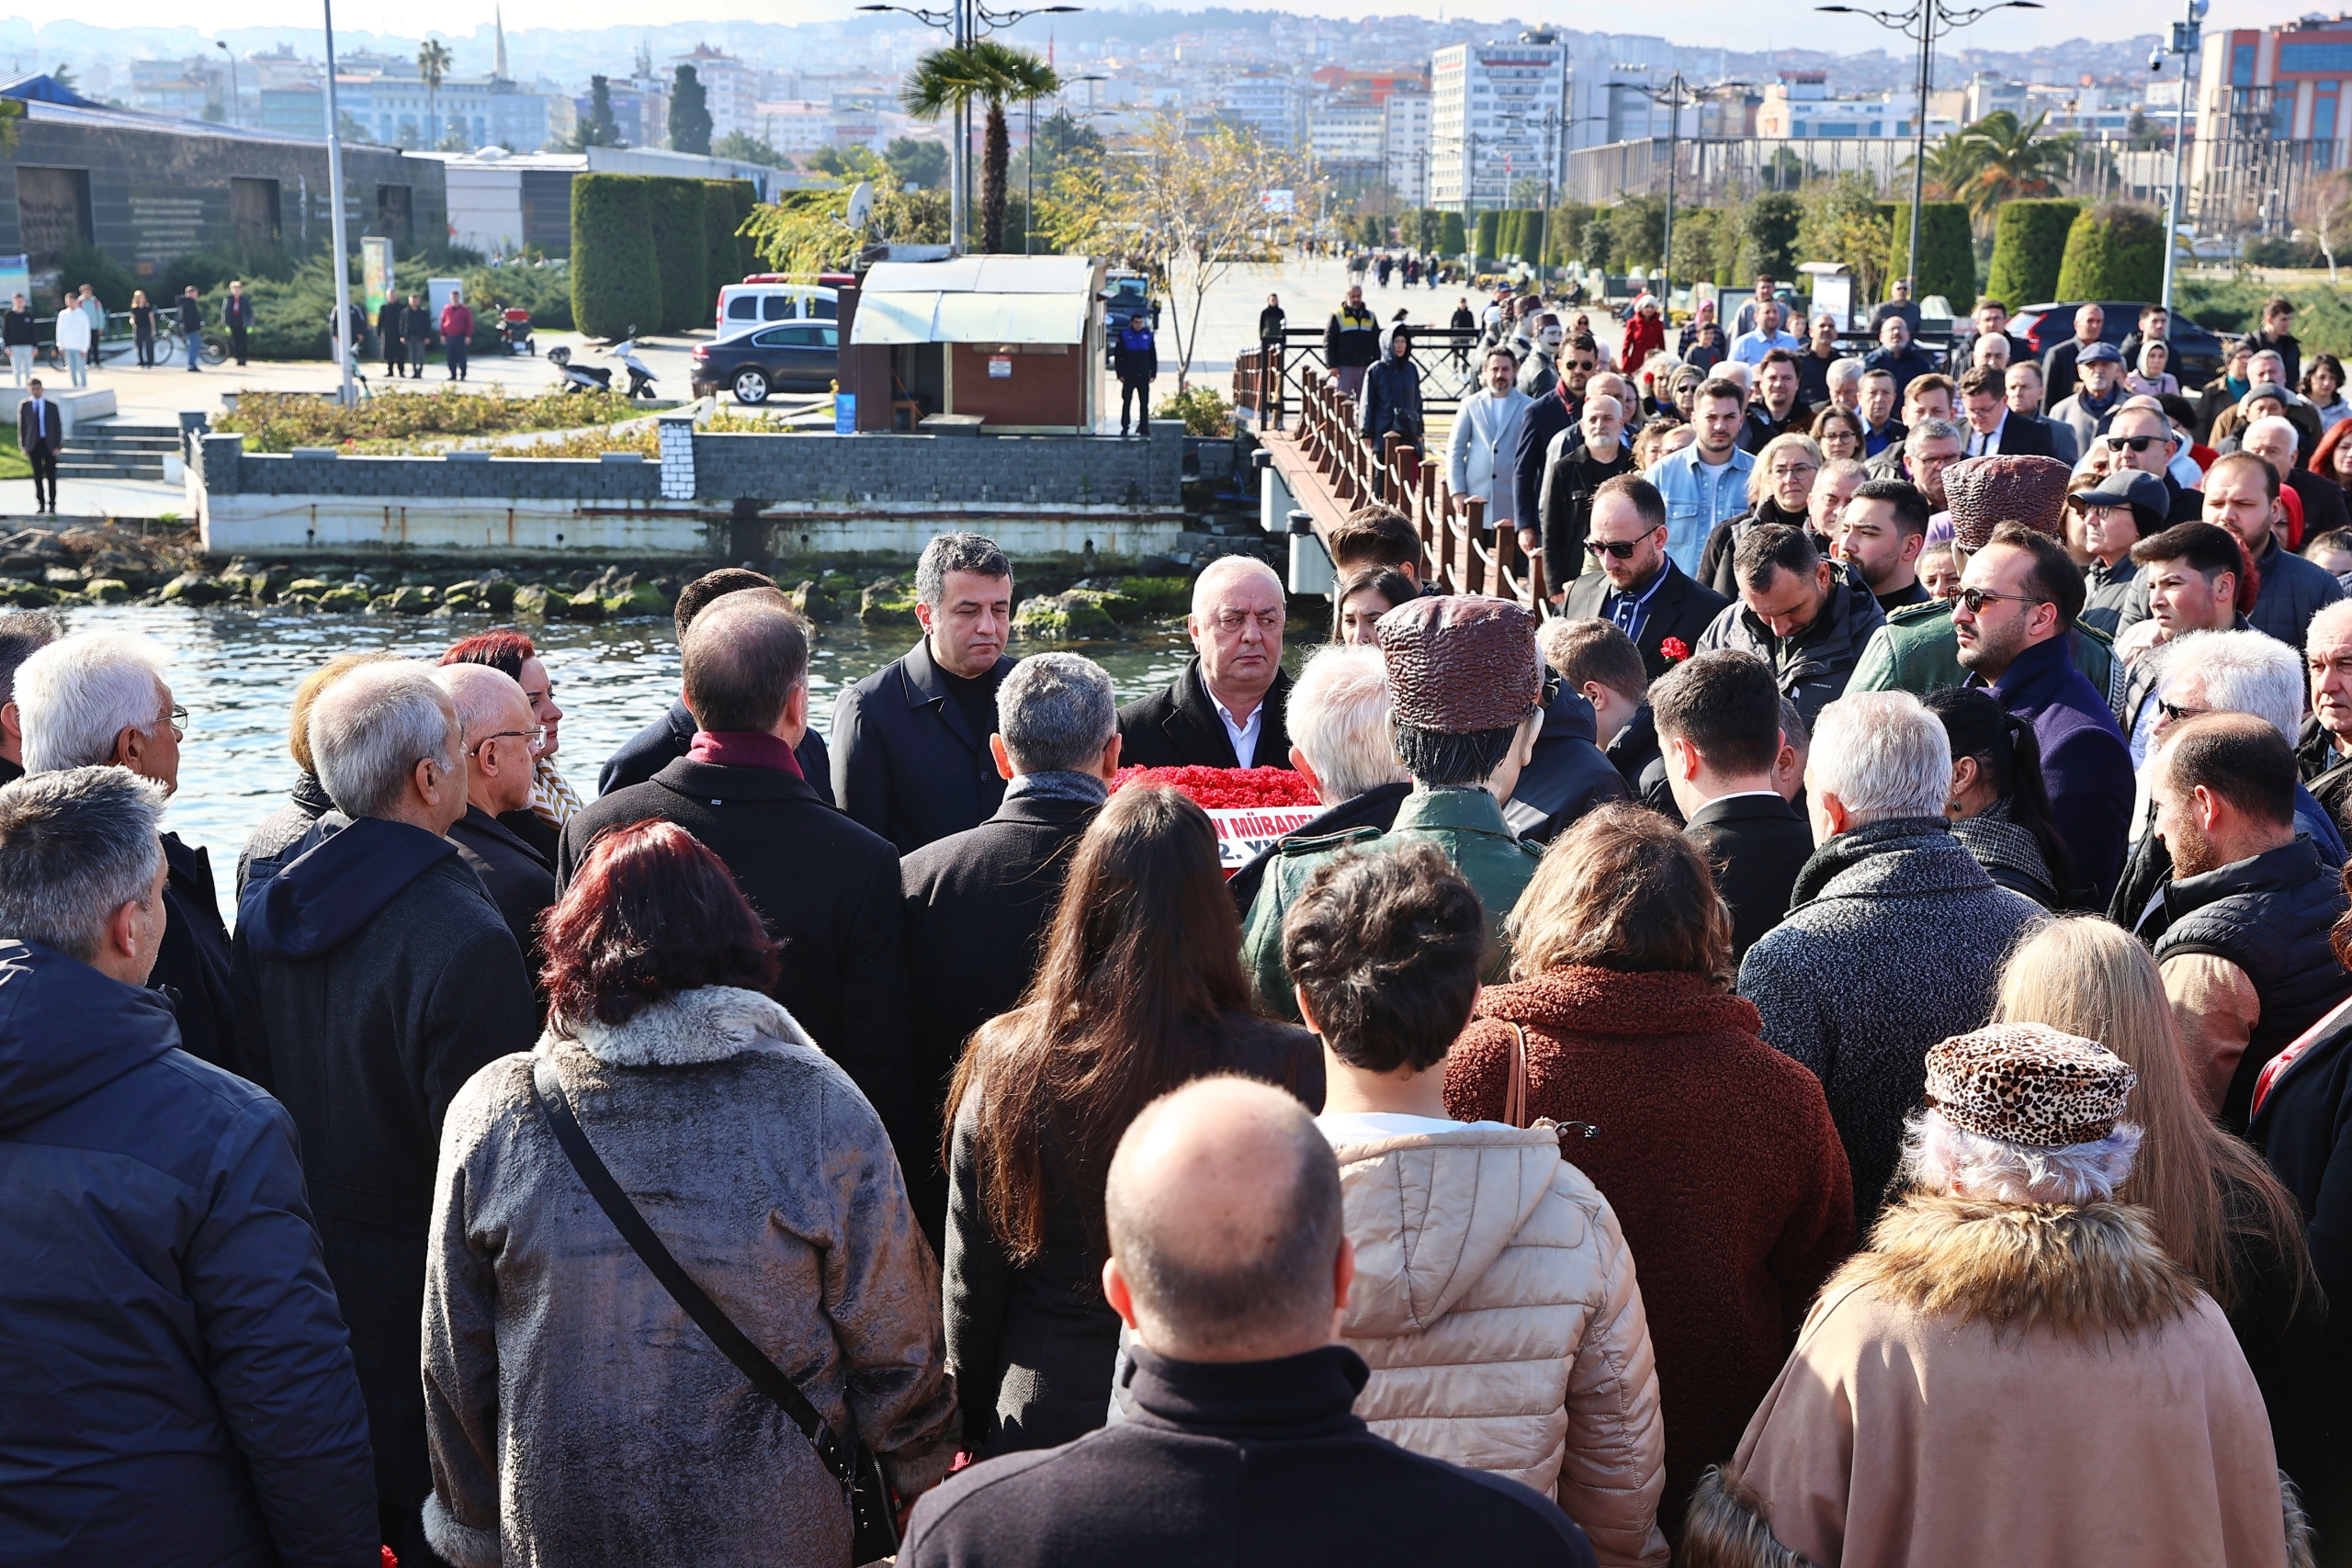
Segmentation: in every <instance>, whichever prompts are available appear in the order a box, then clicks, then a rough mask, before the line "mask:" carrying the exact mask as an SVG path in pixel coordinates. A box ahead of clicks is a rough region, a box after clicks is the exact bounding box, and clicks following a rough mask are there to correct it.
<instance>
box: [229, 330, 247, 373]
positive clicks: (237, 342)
mask: <svg viewBox="0 0 2352 1568" xmlns="http://www.w3.org/2000/svg"><path fill="white" fill-rule="evenodd" d="M245 331H246V329H245V328H243V327H231V328H230V329H229V352H230V353H231V354H233V355H236V356H237V363H238V364H240V365H243V363H244V362H245Z"/></svg>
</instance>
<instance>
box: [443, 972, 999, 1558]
mask: <svg viewBox="0 0 2352 1568" xmlns="http://www.w3.org/2000/svg"><path fill="white" fill-rule="evenodd" d="M566 1027H568V1028H569V1029H570V1030H571V1032H572V1033H573V1034H574V1035H575V1036H577V1038H576V1039H565V1038H562V1037H560V1036H559V1035H557V1034H556V1033H554V1032H552V1031H550V1032H549V1033H548V1034H547V1035H546V1036H544V1037H543V1038H542V1039H541V1040H540V1042H539V1044H538V1048H537V1054H538V1055H551V1056H552V1057H553V1059H554V1061H555V1065H556V1069H557V1072H558V1074H559V1075H560V1077H561V1079H562V1081H563V1087H564V1090H565V1092H566V1094H567V1095H568V1096H569V1097H570V1099H571V1102H572V1106H573V1109H574V1111H575V1112H576V1113H577V1115H578V1116H579V1119H580V1124H581V1127H582V1131H583V1132H585V1133H586V1134H587V1135H588V1139H589V1142H590V1143H592V1144H593V1145H595V1148H596V1152H597V1153H598V1154H599V1155H600V1156H602V1157H603V1159H604V1161H605V1164H606V1165H607V1166H608V1167H609V1168H611V1170H612V1172H613V1175H614V1178H615V1179H616V1180H617V1181H618V1182H619V1183H620V1185H621V1187H622V1189H623V1190H626V1191H627V1192H628V1195H629V1197H630V1198H631V1200H632V1201H635V1203H636V1204H637V1206H638V1208H639V1210H640V1211H641V1212H642V1213H644V1215H645V1217H646V1220H647V1222H648V1223H649V1224H651V1226H652V1227H653V1230H654V1232H655V1234H657V1235H660V1236H661V1237H662V1241H663V1243H664V1244H665V1245H667V1247H669V1249H670V1251H671V1252H672V1254H673V1256H675V1257H676V1258H677V1260H678V1262H679V1264H680V1265H681V1266H682V1267H683V1268H684V1269H685V1270H686V1272H687V1273H688V1274H689V1275H690V1276H692V1277H693V1279H694V1280H695V1282H696V1283H697V1284H699V1285H701V1286H702V1287H703V1289H704V1290H705V1291H707V1292H708V1293H709V1294H710V1297H711V1299H712V1300H714V1301H715V1302H717V1303H718V1305H719V1307H720V1308H721V1309H722V1310H724V1311H725V1312H726V1314H727V1315H728V1316H729V1317H730V1318H732V1319H734V1321H735V1324H736V1326H738V1327H739V1328H741V1329H742V1331H743V1332H744V1334H745V1335H747V1336H748V1337H750V1338H751V1340H752V1343H753V1344H755V1345H757V1346H758V1347H759V1348H761V1349H763V1350H764V1351H766V1352H767V1354H768V1355H769V1356H770V1357H771V1358H772V1359H774V1360H775V1362H776V1364H777V1365H778V1366H780V1367H782V1368H783V1369H784V1371H786V1373H787V1374H789V1375H790V1376H791V1377H792V1378H793V1380H794V1381H795V1382H797V1383H798V1384H799V1385H800V1387H801V1389H802V1390H803V1391H804V1392H806V1393H807V1394H808V1395H809V1401H810V1403H811V1404H815V1405H816V1406H817V1408H818V1409H819V1410H820V1411H821V1412H822V1413H823V1414H824V1416H825V1418H826V1420H827V1421H828V1422H829V1423H831V1425H832V1427H833V1428H834V1429H835V1431H837V1432H839V1433H841V1434H842V1436H843V1437H847V1436H848V1435H849V1433H850V1432H851V1431H852V1430H854V1431H855V1433H856V1435H857V1436H858V1438H860V1439H861V1440H863V1441H864V1442H865V1444H866V1445H867V1446H868V1447H870V1448H872V1449H874V1450H876V1451H877V1452H878V1453H879V1454H880V1455H881V1458H882V1463H883V1469H884V1472H885V1473H886V1474H887V1475H888V1477H889V1478H890V1480H891V1482H892V1483H893V1484H895V1485H897V1486H898V1487H899V1489H900V1490H901V1491H902V1492H904V1493H906V1494H908V1495H912V1494H913V1493H914V1492H917V1491H920V1490H922V1489H923V1488H924V1487H926V1486H928V1485H930V1484H932V1483H934V1482H936V1481H937V1480H938V1479H939V1478H940V1476H941V1475H943V1474H944V1472H945V1471H946V1468H947V1464H948V1461H950V1459H951V1458H952V1457H953V1450H954V1446H955V1441H956V1397H955V1392H954V1389H953V1386H952V1384H951V1383H950V1382H949V1381H948V1379H947V1376H946V1342H945V1338H944V1330H943V1328H942V1325H941V1321H940V1306H939V1300H940V1297H939V1270H938V1268H937V1265H936V1264H935V1263H934V1262H933V1258H932V1254H931V1248H930V1247H929V1246H928V1245H927V1244H926V1243H925V1242H924V1240H923V1238H922V1232H921V1231H920V1230H919V1229H918V1228H917V1226H916V1224H915V1218H914V1213H913V1211H912V1210H911V1209H910V1207H909V1206H908V1202H907V1190H906V1182H905V1180H904V1179H903V1178H902V1177H901V1176H900V1173H899V1164H898V1160H897V1158H896V1157H895V1156H893V1155H892V1153H891V1149H890V1141H889V1138H888V1134H885V1133H884V1132H883V1130H882V1123H881V1122H880V1120H879V1119H878V1118H877V1117H876V1115H875V1113H874V1110H873V1107H872V1106H870V1105H869V1104H867V1102H866V1100H865V1096H864V1095H862V1094H860V1093H859V1092H858V1089H857V1087H856V1086H855V1085H854V1084H853V1083H852V1082H851V1081H850V1079H849V1076H848V1075H847V1074H846V1073H844V1072H843V1071H842V1069H841V1068H840V1067H839V1066H836V1065H834V1063H833V1062H832V1061H831V1060H830V1059H829V1058H828V1057H826V1056H825V1055H824V1054H823V1053H822V1052H820V1051H819V1050H818V1049H817V1047H816V1046H815V1045H814V1044H813V1043H810V1041H809V1037H808V1035H807V1034H806V1033H805V1032H803V1031H802V1030H801V1028H800V1026H799V1024H797V1022H795V1021H794V1020H793V1018H792V1015H791V1014H790V1013H788V1012H786V1010H784V1009H783V1008H781V1007H779V1006H777V1005H776V1003H775V1002H774V1001H772V1000H770V999H769V998H766V997H763V996H761V995H759V994H757V993H755V992H752V991H745V990H738V989H735V988H733V987H718V986H714V987H706V988H704V989H700V990H692V991H683V992H679V993H676V994H674V995H673V996H671V997H668V998H663V999H662V1001H659V1002H657V1003H655V1004H653V1005H652V1006H651V1007H649V1008H647V1009H646V1010H644V1011H642V1012H640V1013H639V1014H638V1015H637V1016H636V1017H635V1018H632V1019H630V1020H629V1021H628V1022H627V1023H624V1024H619V1025H616V1026H609V1027H608V1026H605V1025H603V1024H600V1023H595V1022H593V1021H592V1022H589V1023H585V1024H582V1023H578V1022H570V1023H567V1025H566ZM533 1059H534V1058H533V1056H532V1055H512V1056H505V1057H502V1058H500V1059H499V1060H497V1061H495V1062H492V1063H491V1064H490V1065H489V1066H486V1067H484V1068H483V1069H482V1070H481V1072H479V1073H477V1074H476V1075H475V1076H474V1077H473V1078H472V1080H471V1081H469V1083H468V1084H467V1085H466V1087H465V1089H463V1090H462V1091H461V1092H460V1093H459V1094H458V1098H457V1100H456V1101H455V1102H454V1103H453V1104H452V1105H451V1106H450V1108H449V1114H448V1120H447V1126H446V1130H445V1132H444V1134H443V1138H442V1145H441V1166H440V1179H439V1182H438V1184H437V1190H435V1194H434V1224H433V1236H432V1242H431V1247H430V1251H429V1255H428V1258H427V1263H426V1270H427V1271H426V1294H425V1307H424V1383H425V1397H426V1404H427V1409H428V1418H429V1422H430V1434H431V1438H432V1447H433V1480H434V1495H433V1496H432V1497H431V1498H430V1499H428V1500H427V1501H426V1503H425V1529H426V1534H427V1537H428V1539H429V1540H431V1541H432V1543H433V1546H434V1548H435V1550H436V1551H439V1552H440V1553H441V1554H442V1555H443V1556H445V1557H447V1558H448V1559H449V1560H450V1561H451V1562H455V1563H457V1564H458V1565H459V1568H494V1565H504V1568H517V1565H521V1564H544V1565H547V1568H603V1565H607V1564H609V1565H611V1568H640V1565H644V1564H657V1563H681V1564H683V1563H692V1564H694V1565H695V1568H737V1565H741V1568H752V1565H754V1564H757V1565H759V1568H802V1565H805V1568H848V1564H849V1561H850V1518H849V1513H848V1509H847V1508H846V1506H844V1504H843V1502H842V1493H841V1488H840V1487H839V1486H838V1485H836V1484H835V1483H834V1482H833V1480H832V1477H831V1475H830V1474H828V1473H827V1472H826V1471H825V1469H824V1467H823V1465H822V1464H821V1463H820V1461H819V1460H818V1458H817V1454H816V1450H814V1449H813V1448H811V1447H810V1445H809V1441H808V1439H807V1438H804V1437H803V1436H802V1435H801V1432H800V1429H799V1428H798V1427H796V1426H794V1425H793V1423H792V1420H791V1418H790V1417H789V1416H786V1415H785V1413H784V1411H783V1410H782V1409H781V1408H779V1407H778V1406H777V1405H776V1404H775V1402H773V1401H772V1400H770V1399H769V1398H768V1396H767V1395H765V1394H763V1393H760V1392H759V1391H758V1390H757V1389H755V1388H753V1387H752V1384H751V1382H749V1381H748V1380H747V1379H746V1378H745V1377H744V1376H743V1374H742V1373H741V1371H738V1370H737V1369H736V1367H735V1365H734V1363H733V1362H731V1361H729V1359H727V1358H726V1357H725V1356H724V1355H723V1354H721V1353H720V1351H719V1350H718V1348H717V1347H716V1346H714V1345H713V1344H712V1343H711V1342H710V1341H709V1339H708V1338H707V1337H705V1336H704V1334H703V1332H702V1330H701V1329H700V1328H698V1327H696V1326H695V1324H694V1322H693V1321H692V1320H691V1319H689V1318H688V1317H687V1316H686V1314H685V1313H684V1310H683V1309H682V1308H680V1307H679V1306H678V1305H677V1303H674V1302H673V1301H672V1300H671V1298H670V1295H669V1293H668V1292H665V1291H664V1290H663V1289H662V1285H661V1283H660V1282H659V1281H658V1280H655V1279H654V1277H653V1275H652V1274H651V1273H650V1271H649V1270H648V1269H646V1268H645V1266H644V1265H643V1264H642V1263H640V1262H639V1260H638V1258H637V1256H636V1254H635V1253H633V1252H632V1251H630V1250H629V1247H628V1243H627V1242H626V1241H624V1240H622V1239H621V1236H620V1234H619V1233H618V1232H617V1231H616V1230H615V1229H614V1228H613V1225H612V1223H611V1222H610V1221H609V1220H607V1219H606V1218H605V1214H604V1212H603V1211H602V1210H601V1209H599V1208H598V1207H597V1206H596V1203H595V1201H594V1199H593V1198H591V1197H590V1196H589V1195H588V1190H587V1189H586V1188H585V1187H584V1186H583V1185H582V1183H581V1181H580V1179H579V1178H578V1176H577V1175H575V1174H574V1173H573V1171H572V1169H571V1164H570V1162H569V1161H568V1160H567V1159H566V1158H565V1157H564V1154H563V1150H562V1148H561V1146H560V1145H558V1144H557V1143H556V1140H555V1134H553V1133H552V1132H551V1131H550V1130H549V1129H548V1125H547V1122H546V1120H545V1119H544V1118H543V1117H542V1116H540V1114H539V1113H538V1111H537V1108H536V1106H535V1105H534V1104H533V1102H532V1098H531V1088H530V1083H531V1066H532V1062H533ZM853 1418H854V1419H853Z"/></svg>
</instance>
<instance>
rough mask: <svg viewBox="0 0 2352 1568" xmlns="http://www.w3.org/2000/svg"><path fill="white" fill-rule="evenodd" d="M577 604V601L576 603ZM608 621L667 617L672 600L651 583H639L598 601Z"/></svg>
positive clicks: (608, 594) (606, 595) (609, 594)
mask: <svg viewBox="0 0 2352 1568" xmlns="http://www.w3.org/2000/svg"><path fill="white" fill-rule="evenodd" d="M575 602H576V601H575ZM597 603H598V604H599V605H601V606H602V608H603V610H604V614H605V618H606V619H608V620H615V621H617V620H623V619H626V618H628V617H629V616H631V615H668V614H669V613H670V600H669V598H668V597H667V596H666V595H665V594H663V593H662V591H661V590H660V589H659V588H656V587H654V586H653V584H651V583H650V582H639V583H636V584H633V585H632V586H630V587H628V588H626V589H624V590H622V591H621V592H618V593H607V594H605V596H604V597H603V598H602V599H599V600H598V601H597Z"/></svg>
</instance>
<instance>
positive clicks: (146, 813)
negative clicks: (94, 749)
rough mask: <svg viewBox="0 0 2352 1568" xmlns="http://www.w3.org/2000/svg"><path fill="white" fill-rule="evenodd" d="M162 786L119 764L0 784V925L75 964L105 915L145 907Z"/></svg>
mask: <svg viewBox="0 0 2352 1568" xmlns="http://www.w3.org/2000/svg"><path fill="white" fill-rule="evenodd" d="M163 815H164V786H163V785H161V784H155V783H153V782H151V781H149V780H147V779H142V778H141V777H139V776H138V775H137V774H135V773H132V772H131V771H130V769H128V768H117V767H90V768H66V769H62V770H60V771H58V772H55V773H33V774H28V775H27V776H26V777H24V778H21V779H18V780H17V782H16V783H14V784H10V785H8V786H7V787H6V788H5V789H0V931H6V933H7V934H8V935H10V936H12V937H17V938H21V939H22V940H24V941H26V942H39V943H40V944H41V945H42V946H43V947H47V948H53V949H55V950H56V951H57V952H59V953H63V954H65V956H66V957H68V958H78V959H81V960H82V961H83V962H84V963H88V962H89V961H90V960H91V959H93V958H96V956H97V955H98V942H99V933H100V931H101V930H102V929H103V928H104V926H105V923H106V921H107V917H109V916H111V915H112V914H113V913H114V912H115V911H116V910H117V909H119V908H122V907H123V906H124V905H125V904H132V903H135V904H137V905H138V906H139V907H140V908H149V907H150V906H149V903H148V897H149V894H150V890H151V889H153V886H154V885H155V866H156V863H157V862H159V861H160V860H162V859H163V857H164V844H163V840H161V839H159V838H157V837H156V828H157V824H158V823H159V822H160V821H161V820H162V818H163Z"/></svg>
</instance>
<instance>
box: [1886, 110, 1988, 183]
mask: <svg viewBox="0 0 2352 1568" xmlns="http://www.w3.org/2000/svg"><path fill="white" fill-rule="evenodd" d="M1971 129H1972V130H1973V127H1972V128H1971ZM1909 162H1910V160H1908V159H1905V163H1906V164H1907V163H1909ZM1984 164H1985V160H1984V154H1983V152H1981V150H1980V149H1979V148H1978V147H1977V145H1976V142H1975V140H1974V138H1973V136H1971V134H1970V133H1969V131H1966V130H1955V131H1951V132H1949V133H1947V134H1945V135H1943V136H1941V137H1939V138H1937V140H1936V141H1935V143H1934V145H1932V146H1930V147H1929V148H1928V186H1929V187H1930V195H1931V196H1933V197H1937V198H1939V199H1941V200H1945V201H1953V200H1958V199H1960V193H1961V191H1962V189H1963V188H1965V187H1966V186H1967V185H1968V182H1969V181H1971V180H1973V179H1974V178H1975V177H1976V172H1977V170H1979V169H1981V168H1983V167H1984Z"/></svg>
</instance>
